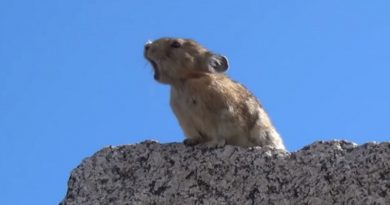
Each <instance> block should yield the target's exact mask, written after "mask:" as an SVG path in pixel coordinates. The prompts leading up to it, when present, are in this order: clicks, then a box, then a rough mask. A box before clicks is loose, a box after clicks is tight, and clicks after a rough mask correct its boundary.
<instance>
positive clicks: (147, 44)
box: [144, 41, 152, 51]
mask: <svg viewBox="0 0 390 205" xmlns="http://www.w3.org/2000/svg"><path fill="white" fill-rule="evenodd" d="M151 45H152V41H147V42H146V43H145V45H144V47H145V51H147V50H149V48H150V46H151Z"/></svg>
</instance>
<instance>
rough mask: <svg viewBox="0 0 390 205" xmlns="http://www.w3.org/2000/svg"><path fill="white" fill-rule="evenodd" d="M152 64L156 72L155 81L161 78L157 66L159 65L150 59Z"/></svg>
mask: <svg viewBox="0 0 390 205" xmlns="http://www.w3.org/2000/svg"><path fill="white" fill-rule="evenodd" d="M148 60H149V62H150V64H152V67H153V70H154V75H153V77H154V79H155V80H158V79H159V77H160V71H159V70H158V66H157V63H156V62H155V61H153V60H152V59H148Z"/></svg>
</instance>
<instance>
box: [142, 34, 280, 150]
mask: <svg viewBox="0 0 390 205" xmlns="http://www.w3.org/2000/svg"><path fill="white" fill-rule="evenodd" d="M144 56H145V58H146V59H147V60H148V61H149V62H150V64H151V65H152V67H153V70H154V79H155V80H156V81H158V82H160V83H162V84H168V85H170V87H171V91H170V95H171V96H170V105H171V108H172V110H173V112H174V114H175V115H176V118H177V120H178V121H179V124H180V126H181V128H182V130H183V132H184V134H185V136H186V139H185V140H184V144H185V145H196V144H206V145H207V146H209V147H222V146H224V145H226V144H229V145H238V146H242V147H252V146H260V147H269V148H275V149H282V150H285V147H284V145H283V141H282V139H281V137H280V136H279V134H278V132H277V131H276V129H275V128H274V126H273V125H272V123H271V120H270V118H269V117H268V115H267V113H266V112H265V110H264V109H263V107H262V106H261V104H260V103H259V101H258V100H257V99H256V97H254V96H253V95H252V94H251V93H250V92H249V91H248V90H247V89H246V88H245V87H244V86H243V85H241V84H239V83H237V82H235V81H233V80H231V79H230V78H229V77H228V76H227V75H226V74H225V73H224V72H225V71H226V70H227V69H228V60H227V58H226V57H225V56H222V55H219V54H216V53H213V52H211V51H208V50H207V49H206V48H204V47H203V46H201V45H200V44H198V43H197V42H195V41H194V40H191V39H183V38H161V39H158V40H155V41H148V42H147V43H146V44H145V46H144Z"/></svg>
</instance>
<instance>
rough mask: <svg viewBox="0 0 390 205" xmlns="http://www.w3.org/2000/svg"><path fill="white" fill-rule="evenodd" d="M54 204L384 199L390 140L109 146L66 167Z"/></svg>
mask: <svg viewBox="0 0 390 205" xmlns="http://www.w3.org/2000/svg"><path fill="white" fill-rule="evenodd" d="M60 204H62V205H73V204H75V205H76V204H77V205H83V204H114V205H115V204H121V205H122V204H123V205H126V204H129V205H130V204H135V205H138V204H142V205H143V204H156V205H160V204H169V205H172V204H185V205H192V204H204V205H207V204H240V205H241V204H242V205H247V204H248V205H254V204H323V205H326V204H390V142H383V143H367V144H363V145H360V146H357V145H356V144H354V143H350V142H346V141H319V142H315V143H313V144H311V145H309V146H306V147H304V148H302V149H301V150H299V151H297V152H291V153H289V152H285V151H281V150H271V149H263V148H259V147H255V148H241V147H235V146H225V147H224V148H215V149H209V148H207V147H205V146H202V145H199V146H195V147H186V146H184V145H183V144H181V143H170V144H159V143H157V142H153V141H145V142H142V143H140V144H135V145H123V146H117V147H112V146H110V147H106V148H104V149H102V150H100V151H98V152H97V153H96V154H94V155H93V156H91V157H89V158H87V159H85V160H83V161H82V163H81V164H80V165H79V166H78V167H77V168H75V169H74V170H73V171H72V173H71V176H70V178H69V181H68V191H67V193H66V196H65V198H64V199H63V201H62V202H61V203H60Z"/></svg>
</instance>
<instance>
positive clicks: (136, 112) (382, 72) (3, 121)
mask: <svg viewBox="0 0 390 205" xmlns="http://www.w3.org/2000/svg"><path fill="white" fill-rule="evenodd" d="M389 11H390V2H389V1H387V0H383V1H379V0H378V1H376V0H373V1H361V0H345V1H337V0H326V1H322V0H321V1H317V0H313V1H291V0H288V1H287V0H285V1H259V0H247V1H227V0H225V1H210V0H207V1H206V0H197V1H183V0H169V1H158V0H155V1H150V0H142V1H129V0H115V1H102V0H83V1H80V0H77V1H76V0H67V1H56V0H1V1H0V145H1V148H0V179H1V182H0V204H4V205H6V204H7V205H8V204H39V205H44V204H58V202H59V201H60V200H61V199H62V198H63V197H64V196H65V192H66V188H67V180H68V177H69V175H70V171H71V170H72V169H73V168H75V167H76V166H77V165H78V164H79V163H80V162H81V161H82V160H83V159H84V158H85V157H88V156H90V155H92V154H93V153H95V152H96V151H98V150H100V149H101V148H103V147H105V146H108V145H121V144H133V143H137V142H141V141H143V140H146V139H156V140H158V141H160V142H163V143H165V142H181V141H182V140H183V139H184V137H183V134H182V132H181V130H180V127H179V125H178V123H177V121H176V119H175V117H174V115H173V114H172V112H171V110H170V107H169V102H168V99H169V87H168V86H165V85H161V84H158V83H156V82H155V81H154V80H153V77H152V70H151V68H150V66H149V65H148V63H147V62H146V60H145V59H144V58H143V45H144V43H145V42H146V41H147V40H149V39H152V40H153V39H157V38H160V37H166V36H170V37H171V36H172V37H186V38H193V39H195V40H197V41H198V42H200V43H201V44H203V45H204V46H205V47H207V48H209V49H210V50H212V51H214V52H217V53H220V54H223V55H226V56H227V57H228V58H229V61H230V70H229V72H228V74H229V76H230V77H231V78H233V79H235V80H238V81H239V82H241V83H243V84H244V85H245V86H246V87H247V88H249V89H250V90H251V91H252V92H253V93H254V94H255V95H256V96H257V97H258V98H259V99H260V101H261V102H262V104H263V105H264V107H265V108H266V110H267V112H268V113H269V115H270V117H271V118H272V120H273V122H274V124H275V126H276V127H277V129H278V130H279V132H280V133H281V135H282V137H283V139H284V141H285V144H286V146H287V148H288V149H289V150H290V151H294V150H297V149H300V148H302V147H303V146H305V145H308V144H310V143H313V142H314V141H317V140H330V139H345V140H349V141H353V142H356V143H358V144H362V143H365V142H369V141H379V142H380V141H388V140H389V139H390V138H389V137H390V126H389V122H390V120H389V116H390V92H389V88H390V81H389V79H390V12H389Z"/></svg>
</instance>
